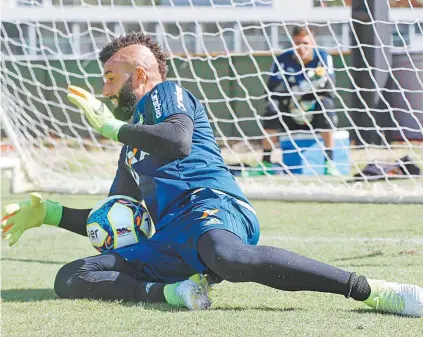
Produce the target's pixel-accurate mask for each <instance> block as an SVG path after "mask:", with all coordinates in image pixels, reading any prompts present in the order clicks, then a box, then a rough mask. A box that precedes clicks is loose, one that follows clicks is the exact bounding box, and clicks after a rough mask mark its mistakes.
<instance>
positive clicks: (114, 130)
mask: <svg viewBox="0 0 423 337" xmlns="http://www.w3.org/2000/svg"><path fill="white" fill-rule="evenodd" d="M124 124H127V123H125V122H122V121H118V120H117V119H113V120H110V121H107V122H106V123H104V125H103V127H102V128H101V134H102V135H103V136H104V137H106V138H109V139H112V140H114V141H116V142H118V141H119V139H118V135H119V130H120V128H121V127H122V126H123V125H124Z"/></svg>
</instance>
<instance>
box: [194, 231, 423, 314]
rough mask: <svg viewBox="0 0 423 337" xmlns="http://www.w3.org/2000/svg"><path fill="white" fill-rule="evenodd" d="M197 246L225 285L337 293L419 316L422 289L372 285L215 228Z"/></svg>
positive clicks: (381, 283)
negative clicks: (247, 285)
mask: <svg viewBox="0 0 423 337" xmlns="http://www.w3.org/2000/svg"><path fill="white" fill-rule="evenodd" d="M197 247H198V252H199V255H200V257H201V259H202V260H203V262H204V263H205V264H206V265H207V266H208V267H209V268H210V269H211V270H212V271H213V272H214V273H216V274H217V275H219V276H220V277H221V278H223V279H224V280H228V281H230V282H256V283H260V284H263V285H266V286H269V287H272V288H276V289H280V290H286V291H300V290H303V291H318V292H326V293H333V294H340V295H344V296H345V297H347V298H349V297H351V298H353V299H354V300H357V301H363V302H364V303H366V304H367V305H369V306H371V307H373V308H375V309H378V310H381V311H385V312H391V313H396V314H402V315H410V316H417V317H421V316H423V289H422V288H420V287H418V286H414V285H406V284H397V283H392V282H385V281H381V280H372V279H369V278H366V277H364V276H359V275H356V274H355V273H353V272H348V271H345V270H342V269H339V268H336V267H333V266H330V265H327V264H325V263H322V262H319V261H316V260H313V259H310V258H307V257H305V256H301V255H298V254H296V253H293V252H290V251H288V250H284V249H280V248H276V247H268V246H253V245H247V244H245V243H244V242H242V240H241V239H240V238H239V237H238V236H236V235H235V234H233V233H231V232H229V231H226V230H221V229H215V230H211V231H209V232H206V233H205V234H203V235H202V236H201V237H200V239H199V240H198V244H197Z"/></svg>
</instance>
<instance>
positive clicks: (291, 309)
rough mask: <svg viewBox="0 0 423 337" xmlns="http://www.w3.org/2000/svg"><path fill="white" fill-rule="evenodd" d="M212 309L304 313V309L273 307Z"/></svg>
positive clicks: (215, 308) (218, 308)
mask: <svg viewBox="0 0 423 337" xmlns="http://www.w3.org/2000/svg"><path fill="white" fill-rule="evenodd" d="M211 308H212V309H214V310H216V311H218V310H220V311H241V310H242V311H245V310H258V311H269V312H271V311H273V312H288V311H296V312H299V311H303V310H304V309H303V308H271V307H251V306H248V307H230V308H220V307H213V305H212V307H211Z"/></svg>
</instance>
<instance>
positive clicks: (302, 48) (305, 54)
mask: <svg viewBox="0 0 423 337" xmlns="http://www.w3.org/2000/svg"><path fill="white" fill-rule="evenodd" d="M291 36H292V42H293V44H294V47H295V51H296V54H297V56H298V57H299V58H300V59H301V60H302V61H303V62H304V64H307V63H308V62H310V61H311V60H312V59H313V48H314V47H315V46H316V44H315V41H314V36H313V30H312V29H311V28H310V27H300V26H295V27H294V29H293V30H292V33H291Z"/></svg>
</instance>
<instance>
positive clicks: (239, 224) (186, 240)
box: [116, 188, 260, 282]
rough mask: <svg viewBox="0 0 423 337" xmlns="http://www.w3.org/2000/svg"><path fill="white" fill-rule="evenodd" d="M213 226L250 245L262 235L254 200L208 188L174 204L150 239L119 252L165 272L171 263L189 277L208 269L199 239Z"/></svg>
mask: <svg viewBox="0 0 423 337" xmlns="http://www.w3.org/2000/svg"><path fill="white" fill-rule="evenodd" d="M213 229H223V230H227V231H229V232H231V233H234V234H235V235H237V236H238V237H239V238H240V239H241V240H242V241H243V242H244V243H246V244H249V245H256V244H257V243H258V241H259V237H260V229H259V223H258V219H257V216H256V214H255V211H254V209H253V207H252V206H251V205H250V204H246V203H245V202H242V201H239V200H238V199H236V198H234V197H231V196H229V195H227V194H223V193H220V192H216V191H213V190H211V189H209V188H205V189H202V190H200V191H198V192H196V193H193V194H191V195H190V196H189V197H187V199H186V200H184V201H182V202H181V203H179V204H176V205H174V206H172V207H171V208H170V209H169V211H168V212H167V214H166V215H165V216H164V217H163V218H162V219H161V220H160V222H158V223H157V224H156V230H157V231H156V233H155V234H154V236H153V237H152V238H151V239H149V240H148V243H145V242H140V243H138V244H137V245H133V246H130V247H124V248H121V249H118V250H116V252H117V253H119V254H121V255H122V256H123V257H124V258H126V259H127V260H129V261H134V260H141V261H142V263H143V264H144V265H145V267H146V268H147V269H148V270H150V272H151V273H153V274H163V268H165V269H166V265H168V266H169V268H170V269H172V273H179V274H180V275H178V278H180V279H185V278H187V277H189V276H191V275H192V274H195V273H204V272H207V268H206V266H205V265H204V264H203V263H202V261H201V260H200V258H199V256H198V252H197V241H198V238H199V237H200V236H201V235H202V234H204V233H206V232H208V231H210V230H213ZM147 250H148V254H146V251H147ZM152 251H156V253H157V254H153V253H151V252H152ZM177 265H179V270H180V271H179V272H178V271H177V269H178V267H177ZM158 271H159V272H158ZM188 274H189V275H188ZM163 281H164V282H168V281H169V279H168V278H166V279H164V280H163Z"/></svg>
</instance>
